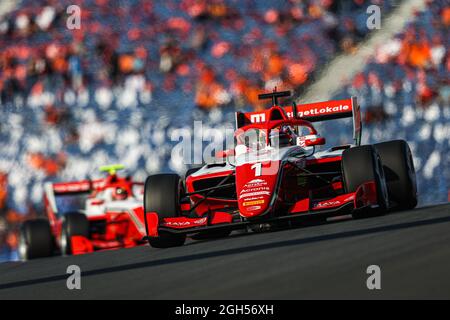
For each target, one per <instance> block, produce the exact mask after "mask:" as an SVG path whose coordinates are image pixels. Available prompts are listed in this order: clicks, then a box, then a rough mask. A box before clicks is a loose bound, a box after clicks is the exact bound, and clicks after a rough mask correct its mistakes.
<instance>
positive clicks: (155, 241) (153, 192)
mask: <svg viewBox="0 0 450 320" xmlns="http://www.w3.org/2000/svg"><path fill="white" fill-rule="evenodd" d="M182 193H183V185H182V181H181V179H180V176H179V175H177V174H172V173H163V174H156V175H152V176H149V177H148V178H147V180H146V181H145V189H144V211H145V212H146V213H147V212H156V213H157V214H158V218H159V219H160V220H161V219H164V218H174V217H179V216H180V201H181V197H182ZM148 239H149V240H148V241H149V243H150V246H152V247H154V248H169V247H177V246H182V245H183V244H184V242H185V241H186V235H184V234H172V233H168V232H159V236H158V237H157V238H153V237H149V238H148Z"/></svg>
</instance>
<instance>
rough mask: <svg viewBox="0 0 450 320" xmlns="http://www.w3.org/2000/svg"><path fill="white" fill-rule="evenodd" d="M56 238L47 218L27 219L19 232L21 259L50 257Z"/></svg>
mask: <svg viewBox="0 0 450 320" xmlns="http://www.w3.org/2000/svg"><path fill="white" fill-rule="evenodd" d="M53 250H54V240H53V235H52V232H51V227H50V223H49V221H48V220H47V219H36V220H28V221H25V222H24V223H23V224H22V226H21V228H20V233H19V256H20V259H21V260H24V261H26V260H31V259H37V258H45V257H50V256H51V255H52V254H53Z"/></svg>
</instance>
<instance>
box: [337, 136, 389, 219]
mask: <svg viewBox="0 0 450 320" xmlns="http://www.w3.org/2000/svg"><path fill="white" fill-rule="evenodd" d="M342 175H343V180H344V187H345V190H346V192H347V193H350V192H355V191H356V190H357V189H358V187H359V186H360V185H361V184H363V183H364V182H368V181H375V184H376V186H377V200H378V205H379V210H377V211H376V213H377V214H384V213H386V212H387V210H388V208H389V196H388V191H387V186H386V181H385V177H384V171H383V165H382V163H381V158H380V156H379V155H378V153H377V151H376V149H375V148H374V147H373V146H372V145H365V146H358V147H353V148H350V149H346V150H345V151H344V152H343V154H342ZM372 213H373V212H372ZM369 215H370V214H369V213H366V212H361V214H357V216H361V217H362V216H369Z"/></svg>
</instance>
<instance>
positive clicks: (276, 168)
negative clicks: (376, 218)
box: [146, 98, 378, 237]
mask: <svg viewBox="0 0 450 320" xmlns="http://www.w3.org/2000/svg"><path fill="white" fill-rule="evenodd" d="M294 111H296V115H294ZM345 117H352V118H353V128H354V131H353V139H354V145H359V144H360V138H361V116H360V110H359V106H358V105H357V103H356V98H351V99H346V100H335V101H326V102H320V103H313V104H305V105H299V106H287V107H280V106H278V105H274V106H272V107H271V108H270V109H268V110H266V111H260V112H249V113H239V112H238V113H237V114H236V126H237V132H236V135H239V134H241V133H242V132H244V133H245V132H247V131H249V130H252V129H258V130H264V132H265V133H266V135H265V139H266V144H267V145H269V144H270V142H269V132H270V131H271V130H274V129H275V128H277V127H280V126H284V125H288V126H293V127H295V126H303V127H306V128H307V129H308V130H309V134H310V135H312V136H314V138H313V139H312V140H307V141H305V139H303V140H302V138H300V139H299V140H298V141H299V144H297V145H294V146H290V147H287V148H284V149H280V150H277V151H276V152H278V153H276V156H274V152H275V151H273V150H271V149H270V148H268V150H263V151H262V152H259V153H258V155H257V156H256V158H255V159H251V157H247V158H245V159H246V160H242V161H240V159H241V158H240V157H241V156H242V157H245V156H246V155H247V154H244V155H241V156H240V155H238V154H237V148H236V152H233V151H227V152H222V153H221V154H220V156H221V157H224V158H227V160H228V157H229V156H230V155H233V156H234V157H235V162H236V164H235V165H233V166H231V167H230V165H228V164H227V163H224V164H222V168H220V165H207V166H205V167H203V168H201V169H200V170H198V171H197V172H194V173H192V174H190V175H189V176H187V177H186V180H185V188H186V190H185V192H186V199H185V200H184V201H182V204H180V206H181V210H180V211H181V212H182V214H181V215H180V216H178V217H173V218H162V219H160V218H159V216H158V213H156V212H147V213H146V228H147V234H148V236H149V237H158V235H159V233H160V232H161V231H164V232H169V233H185V234H196V233H202V232H210V231H214V230H222V229H227V230H234V229H240V228H244V227H246V226H249V225H250V226H251V225H257V224H268V223H269V224H270V223H272V222H273V223H275V222H277V221H284V220H294V219H297V218H300V217H306V216H317V215H324V216H327V217H332V216H340V215H345V214H351V213H354V212H355V211H357V210H362V209H367V208H375V207H377V206H378V204H377V190H376V185H375V182H374V181H367V182H365V183H363V184H362V185H361V186H360V187H359V188H358V190H357V191H356V192H346V190H345V189H344V187H343V186H344V183H343V181H342V174H341V172H342V171H341V159H342V151H343V150H345V149H347V148H350V147H351V145H345V146H339V147H335V148H331V149H330V150H328V151H327V152H325V153H315V152H314V151H313V152H312V154H306V151H305V150H307V148H308V147H311V146H314V145H317V144H323V143H324V139H323V138H320V137H318V136H317V131H316V130H315V128H314V127H313V125H312V123H311V122H315V121H323V120H331V119H338V118H345ZM246 150H247V151H248V148H247V149H246ZM314 150H315V149H314ZM247 151H246V152H247ZM265 153H267V154H265ZM292 159H294V160H292ZM217 168H218V169H217ZM315 174H316V175H315ZM317 175H323V177H326V179H322V180H324V181H327V182H323V181H322V180H320V179H317V178H314V179H313V178H311V177H313V176H314V177H317ZM216 187H219V188H218V189H217V190H218V191H217V192H212V193H211V194H208V193H207V192H208V191H209V190H211V189H214V188H216ZM205 194H207V195H205Z"/></svg>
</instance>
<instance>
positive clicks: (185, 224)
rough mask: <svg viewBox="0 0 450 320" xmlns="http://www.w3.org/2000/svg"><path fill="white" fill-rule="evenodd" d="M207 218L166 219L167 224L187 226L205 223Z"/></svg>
mask: <svg viewBox="0 0 450 320" xmlns="http://www.w3.org/2000/svg"><path fill="white" fill-rule="evenodd" d="M206 220H207V218H201V219H195V220H193V221H165V222H164V225H165V226H173V227H186V226H190V225H193V224H204V223H205V222H206Z"/></svg>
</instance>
